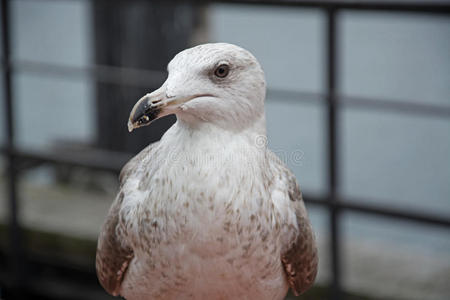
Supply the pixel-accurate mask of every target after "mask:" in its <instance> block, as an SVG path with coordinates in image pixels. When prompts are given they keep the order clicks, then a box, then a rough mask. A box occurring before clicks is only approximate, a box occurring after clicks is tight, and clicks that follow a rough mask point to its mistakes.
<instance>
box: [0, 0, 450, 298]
mask: <svg viewBox="0 0 450 300" xmlns="http://www.w3.org/2000/svg"><path fill="white" fill-rule="evenodd" d="M225 2H227V1H225ZM238 2H239V1H238ZM288 2H289V1H288ZM298 2H300V4H301V2H302V1H298ZM325 2H326V1H325ZM336 2H338V3H339V2H340V1H336ZM343 2H344V3H345V1H343ZM361 2H363V3H364V2H365V1H361ZM394 2H396V3H401V2H404V3H406V4H408V3H409V4H411V3H412V4H411V6H410V7H409V8H408V6H407V5H405V6H404V8H405V11H406V12H405V11H402V9H401V7H402V5H398V7H397V8H396V9H393V11H391V9H388V8H389V4H386V7H387V8H386V7H385V8H383V5H380V7H381V8H378V9H375V10H372V9H364V10H353V9H342V10H338V11H334V10H333V16H334V18H335V19H334V21H335V22H336V24H335V25H336V28H335V30H336V39H335V42H336V44H335V45H334V46H336V51H337V52H336V53H337V56H336V63H337V64H336V67H337V74H336V78H335V79H336V80H335V82H334V85H335V86H336V95H337V96H339V97H342V99H341V100H340V107H339V108H338V109H337V111H336V112H335V117H336V120H337V126H336V127H337V128H334V129H335V130H336V132H335V133H336V134H337V137H336V138H337V139H338V143H337V152H336V157H335V158H336V162H335V164H336V165H337V166H338V172H337V174H336V176H335V179H334V180H336V181H337V183H336V190H333V192H332V194H333V195H334V196H336V195H337V196H338V197H339V199H341V198H342V199H346V200H347V199H349V200H350V201H349V202H348V203H351V204H354V203H356V204H357V205H363V206H364V205H368V206H369V207H371V208H373V212H370V209H360V210H358V207H359V206H354V207H353V208H351V207H350V209H348V210H346V209H343V210H342V211H339V220H338V223H337V224H335V225H336V226H338V231H339V232H338V234H339V236H340V238H339V243H338V249H339V250H340V251H339V252H338V253H337V255H338V256H339V267H338V269H339V270H338V271H339V275H340V276H339V279H338V280H337V281H338V282H337V283H338V284H339V285H340V286H341V287H342V289H343V290H344V291H345V293H346V294H342V295H341V298H345V297H348V298H349V299H353V298H355V299H448V298H449V297H450V286H449V285H448V282H449V280H450V235H449V227H448V224H449V223H450V221H449V219H450V84H449V82H450V56H449V53H450V18H449V13H450V8H449V7H450V4H449V2H446V1H430V2H428V5H430V6H429V7H433V4H436V3H437V4H436V5H442V11H439V10H437V9H435V8H433V9H426V7H427V5H426V2H425V1H423V2H421V1H394ZM114 3H115V4H111V3H110V2H107V1H95V0H92V1H80V0H79V1H49V0H37V1H24V0H22V1H10V11H9V18H10V19H9V24H10V28H9V33H10V41H11V59H12V61H13V63H14V67H13V68H12V70H13V72H12V74H11V76H12V77H11V80H12V93H13V108H14V115H13V117H14V127H15V128H14V129H15V143H16V146H17V148H18V149H19V152H22V154H23V156H24V157H25V158H27V159H23V160H22V161H21V162H20V163H18V164H17V168H18V170H19V171H20V172H19V175H20V176H17V182H16V183H17V190H18V194H17V199H18V204H19V205H18V213H19V215H18V218H19V222H20V224H21V225H22V226H23V228H24V231H23V232H22V233H23V235H22V241H23V242H22V247H23V248H24V249H25V255H26V256H27V257H28V258H29V259H28V261H24V262H23V263H22V264H21V266H20V268H22V271H23V270H27V271H24V272H25V273H27V274H28V275H27V276H25V277H28V278H22V279H23V280H24V282H27V284H29V286H30V288H29V289H30V291H31V292H30V293H32V294H33V295H35V297H38V296H39V297H42V298H39V299H103V297H105V299H106V298H107V296H106V295H105V293H104V292H103V291H102V289H101V288H100V287H99V286H98V284H97V283H96V279H95V275H94V274H93V265H92V259H93V255H94V253H95V242H96V237H97V234H98V230H99V226H100V225H101V223H102V221H103V218H104V216H105V215H106V212H107V209H108V207H109V205H110V202H111V201H112V199H113V197H114V193H115V191H116V188H117V180H116V175H117V172H118V170H119V169H120V166H121V165H122V164H123V163H124V162H125V161H126V160H127V159H128V158H129V157H131V155H132V154H133V153H136V152H137V151H138V150H139V149H141V148H142V147H144V145H146V144H148V143H150V142H151V141H154V140H156V139H158V138H159V137H160V135H161V134H162V133H163V132H164V130H165V129H166V128H168V126H170V124H171V123H172V122H173V121H174V117H171V118H168V119H165V120H159V121H157V122H155V124H152V126H150V127H148V128H145V129H143V130H139V131H136V132H133V133H132V135H130V134H128V132H127V128H126V118H127V116H128V114H129V111H130V110H131V107H132V105H133V104H134V103H135V102H136V101H137V100H138V98H139V97H140V96H142V95H144V94H145V93H147V92H150V91H151V90H153V89H154V88H156V87H158V86H159V84H160V83H162V82H163V80H164V79H165V66H166V64H167V63H168V61H169V60H170V59H171V57H172V56H173V55H174V54H176V53H177V52H179V51H180V50H182V49H184V48H186V47H189V46H191V45H195V44H198V43H203V42H209V41H211V42H214V41H222V42H230V43H235V44H237V45H240V46H242V47H244V48H246V49H248V50H249V51H251V52H252V53H253V54H254V55H255V56H256V57H257V58H258V60H259V61H260V63H261V64H262V66H263V68H264V70H265V73H266V78H267V82H268V97H267V101H266V117H267V127H268V136H269V146H270V148H271V149H272V150H273V151H274V152H276V153H277V154H278V155H279V156H280V157H281V158H282V159H283V160H284V161H285V162H286V163H287V164H288V165H289V167H290V168H291V169H292V170H293V171H294V172H295V174H296V176H297V178H298V180H299V182H300V185H301V187H302V189H303V191H304V194H305V195H306V198H307V200H308V196H309V197H310V199H312V200H314V199H328V198H327V197H328V195H329V194H330V183H329V181H330V168H329V161H328V154H329V150H330V144H329V139H328V138H329V136H328V135H327V134H328V133H329V132H328V130H329V128H328V124H329V123H327V122H328V118H329V106H328V105H327V104H328V102H327V100H328V99H327V93H329V92H330V86H329V83H330V82H329V80H328V79H327V78H328V76H329V74H328V71H329V70H328V69H327V67H328V63H329V61H327V59H326V58H327V51H328V50H327V49H329V48H328V47H329V46H330V45H329V44H328V43H329V40H328V39H327V29H328V28H329V27H328V26H329V21H330V19H329V15H328V14H327V12H328V13H329V10H326V9H323V8H324V7H325V8H327V6H323V7H322V6H320V5H317V7H315V5H312V6H311V5H308V7H303V6H299V7H295V6H291V7H284V6H276V5H275V6H264V5H256V4H252V5H243V4H214V3H212V4H209V5H206V4H204V5H192V4H188V3H184V2H183V3H177V4H167V3H166V4H162V3H161V2H157V3H153V2H151V1H150V2H145V1H114ZM385 3H389V1H386V2H385ZM421 3H422V4H423V3H425V4H423V6H421ZM414 5H415V6H414ZM375 6H376V5H375ZM399 7H400V8H399ZM394 8H395V6H394ZM421 10H423V11H425V12H420V11H421ZM418 11H419V12H418ZM3 75H4V74H3ZM327 82H328V84H327ZM2 83H4V81H2ZM2 89H3V91H4V89H5V87H4V86H2ZM0 96H1V97H4V93H2V94H1V95H0ZM1 100H3V101H4V100H5V99H3V98H2V99H1ZM3 101H2V103H3ZM0 115H1V116H2V117H1V118H0V119H1V120H2V123H0V126H1V129H2V130H1V131H0V137H1V139H0V141H1V145H2V147H3V148H2V149H6V146H7V137H6V135H5V132H6V130H5V129H6V126H7V124H6V119H5V118H4V117H3V116H5V115H6V112H5V105H2V106H1V107H0ZM2 153H3V155H2V157H1V159H2V160H1V161H0V162H1V167H2V174H3V175H2V177H0V192H1V194H0V201H1V202H0V238H1V239H0V246H1V247H0V254H1V258H0V289H1V290H3V291H4V292H3V293H4V294H5V295H4V298H5V299H13V297H12V294H8V289H9V287H10V285H11V282H10V281H11V280H10V279H9V277H10V275H11V272H12V271H11V270H12V268H17V266H16V267H14V266H11V264H9V263H10V262H11V260H10V259H8V257H9V256H8V249H10V248H9V247H10V244H11V238H10V237H8V235H7V232H8V231H7V230H8V228H7V224H8V220H9V219H8V216H9V213H10V205H9V200H10V198H9V196H8V187H9V185H8V184H9V181H8V176H9V175H8V174H9V173H8V171H7V168H6V166H7V163H6V162H7V159H6V158H7V152H6V150H5V151H3V152H2ZM27 155H28V156H27ZM16 162H17V161H16ZM61 162H62V163H61ZM80 162H81V163H80ZM108 163H109V164H108ZM105 165H109V166H110V167H104V166H105ZM92 166H93V168H92ZM317 202H320V201H317ZM316 204H317V203H316ZM350 206H351V205H350ZM355 207H356V208H355ZM378 208H385V209H387V210H390V212H393V213H391V217H392V216H395V213H396V212H401V211H403V210H406V211H407V212H417V214H416V215H417V219H419V222H415V221H411V220H408V219H414V218H408V217H402V216H401V214H400V215H399V216H398V217H399V219H397V218H386V217H384V216H382V215H383V213H376V211H377V209H378ZM308 209H309V211H310V214H311V217H312V221H313V225H314V228H315V230H316V232H317V238H318V242H319V249H320V255H321V265H320V272H319V278H318V283H317V286H318V288H316V289H315V290H313V291H311V292H309V293H308V294H307V295H306V299H309V298H308V297H310V298H311V299H313V298H314V299H316V298H317V299H319V298H320V299H323V298H327V297H329V295H330V293H329V291H328V290H326V287H327V286H328V284H329V283H330V282H333V283H335V284H336V279H335V278H334V276H335V275H336V264H335V263H333V259H334V258H333V255H332V253H335V252H333V251H332V249H333V247H335V246H336V245H332V244H330V240H332V239H330V232H331V231H330V223H329V221H330V217H329V209H328V207H327V206H325V205H315V204H314V201H311V202H310V203H308ZM361 212H362V213H361ZM388 215H389V214H388ZM430 216H431V217H430ZM432 216H438V217H439V220H437V221H436V222H434V221H433V220H428V219H427V218H428V217H430V218H429V219H433V218H432ZM421 218H422V219H421ZM427 220H428V221H427ZM416 221H417V220H416ZM445 224H446V225H445ZM331 225H332V226H333V224H331ZM439 225H444V226H439ZM335 254H336V253H335ZM8 262H9V263H8ZM61 274H63V275H61ZM84 274H86V276H84ZM33 278H39V280H36V281H33V280H34V279H33ZM55 278H56V279H55ZM31 279H33V280H31ZM74 290H75V291H78V294H76V293H75V294H74V292H73V291H74ZM0 296H1V292H0ZM8 297H9V298H8ZM352 297H353V298H352ZM0 298H1V297H0Z"/></svg>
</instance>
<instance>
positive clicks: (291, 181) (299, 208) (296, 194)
mask: <svg viewBox="0 0 450 300" xmlns="http://www.w3.org/2000/svg"><path fill="white" fill-rule="evenodd" d="M270 160H271V164H272V165H275V168H276V169H277V171H278V172H279V173H280V174H282V176H281V180H282V181H283V186H284V187H285V188H287V189H288V195H289V201H290V203H291V207H293V209H294V211H295V216H296V219H297V227H298V228H297V231H296V233H295V235H294V238H293V239H292V240H291V241H290V242H289V244H288V245H287V247H286V248H284V251H283V252H282V255H281V262H282V264H283V267H284V271H285V273H286V276H287V281H288V283H289V286H290V287H291V288H292V291H293V292H294V294H295V295H296V296H298V295H300V294H302V293H304V292H305V291H306V290H308V289H309V288H310V287H311V286H312V284H313V283H314V280H315V278H316V275H317V267H318V262H319V259H318V255H317V247H316V241H315V237H314V232H313V230H312V227H311V224H310V222H309V219H308V214H307V212H306V208H305V205H304V202H303V196H302V193H301V191H300V188H299V186H298V183H297V180H296V179H295V176H294V174H292V172H291V171H290V170H289V169H288V168H287V167H286V166H285V165H284V163H283V162H282V161H281V160H280V159H279V158H278V157H277V156H276V155H275V154H273V153H271V158H270Z"/></svg>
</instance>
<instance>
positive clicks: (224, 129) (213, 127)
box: [176, 114, 266, 136]
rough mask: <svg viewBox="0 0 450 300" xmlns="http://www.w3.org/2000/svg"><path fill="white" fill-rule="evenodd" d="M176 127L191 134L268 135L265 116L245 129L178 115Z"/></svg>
mask: <svg viewBox="0 0 450 300" xmlns="http://www.w3.org/2000/svg"><path fill="white" fill-rule="evenodd" d="M233 125H236V124H233ZM176 126H177V127H179V128H180V130H185V131H189V132H211V133H215V134H218V135H220V134H221V133H226V134H231V135H233V134H246V133H248V134H255V135H264V136H265V135H266V119H265V115H264V114H262V115H261V116H260V117H259V118H257V119H256V120H255V121H254V122H253V123H252V124H251V125H250V126H246V127H244V128H241V127H237V126H221V124H216V123H213V122H207V121H203V120H199V119H198V118H197V117H195V116H192V115H183V116H182V117H181V116H179V115H177V122H176Z"/></svg>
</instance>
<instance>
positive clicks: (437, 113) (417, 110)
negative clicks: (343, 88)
mask: <svg viewBox="0 0 450 300" xmlns="http://www.w3.org/2000/svg"><path fill="white" fill-rule="evenodd" d="M274 98H275V99H281V100H284V101H289V102H304V103H325V101H326V99H327V98H326V95H325V94H323V93H315V92H303V91H287V90H281V89H271V88H269V89H268V90H267V99H268V100H269V101H271V100H272V99H274ZM335 99H336V100H337V101H338V102H339V104H340V105H339V109H341V108H344V107H347V108H351V109H379V110H389V111H393V112H397V113H407V114H417V115H430V116H434V117H440V118H450V105H441V104H428V103H427V104H424V103H418V102H413V101H412V100H410V101H407V100H394V99H376V98H369V97H358V96H345V95H336V97H335Z"/></svg>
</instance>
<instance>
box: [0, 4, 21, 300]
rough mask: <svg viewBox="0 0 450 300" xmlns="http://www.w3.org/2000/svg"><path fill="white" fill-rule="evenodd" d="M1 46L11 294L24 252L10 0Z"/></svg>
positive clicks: (4, 12)
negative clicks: (14, 107) (15, 122)
mask: <svg viewBox="0 0 450 300" xmlns="http://www.w3.org/2000/svg"><path fill="white" fill-rule="evenodd" d="M1 5H2V6H1V8H2V49H3V60H4V61H3V69H2V73H3V91H4V105H5V119H4V120H5V121H6V124H5V125H6V126H5V128H6V143H7V144H6V146H7V149H8V151H7V152H8V154H7V159H8V171H7V172H8V173H7V174H8V179H7V180H8V182H7V184H8V196H9V197H8V198H9V242H10V249H9V250H10V261H9V263H10V268H11V271H12V278H11V279H12V288H13V290H14V294H17V292H20V287H21V286H22V285H23V280H24V272H23V257H24V256H23V252H22V245H21V241H22V239H21V230H20V225H19V222H18V207H17V167H16V157H15V156H14V119H13V116H14V112H13V90H12V70H11V48H10V45H11V44H10V41H11V40H10V19H9V16H10V6H9V5H10V1H9V0H2V4H1Z"/></svg>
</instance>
